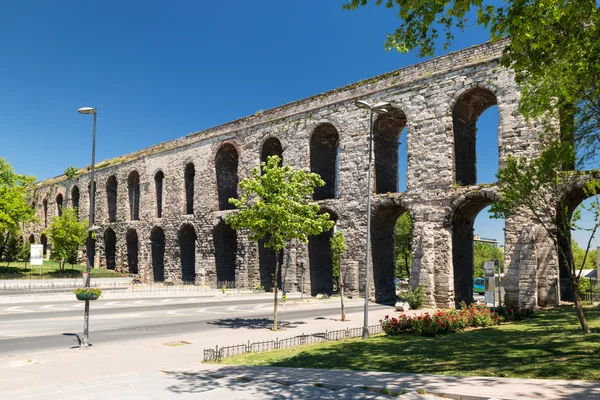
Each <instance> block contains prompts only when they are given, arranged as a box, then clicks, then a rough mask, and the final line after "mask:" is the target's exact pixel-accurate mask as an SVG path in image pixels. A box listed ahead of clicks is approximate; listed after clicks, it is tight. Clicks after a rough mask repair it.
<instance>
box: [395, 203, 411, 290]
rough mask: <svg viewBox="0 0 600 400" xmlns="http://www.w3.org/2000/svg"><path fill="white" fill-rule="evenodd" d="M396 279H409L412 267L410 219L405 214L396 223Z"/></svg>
mask: <svg viewBox="0 0 600 400" xmlns="http://www.w3.org/2000/svg"><path fill="white" fill-rule="evenodd" d="M395 244H396V277H398V278H401V279H408V278H410V267H411V265H412V219H411V218H410V214H409V213H408V212H405V213H404V214H402V215H401V216H400V217H398V220H397V221H396V236H395Z"/></svg>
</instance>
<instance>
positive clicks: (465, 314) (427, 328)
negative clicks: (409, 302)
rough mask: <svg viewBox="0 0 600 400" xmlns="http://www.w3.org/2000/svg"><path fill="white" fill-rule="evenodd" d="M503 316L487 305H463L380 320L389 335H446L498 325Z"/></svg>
mask: <svg viewBox="0 0 600 400" xmlns="http://www.w3.org/2000/svg"><path fill="white" fill-rule="evenodd" d="M502 321H503V318H502V317H501V316H500V315H498V314H497V313H495V312H493V311H491V310H490V309H489V308H487V307H486V306H482V305H476V304H471V305H470V306H468V307H467V306H466V305H463V306H462V307H461V309H460V310H438V311H436V312H434V313H433V314H429V313H427V312H426V313H424V314H423V315H414V316H412V317H410V316H407V315H406V314H402V315H401V316H400V317H398V318H394V317H392V318H390V317H389V315H386V316H385V318H384V319H382V320H379V322H380V323H381V326H382V328H383V330H384V332H385V333H386V334H388V336H396V335H400V334H403V333H412V334H414V335H420V336H437V335H446V334H448V333H454V332H458V331H462V330H464V329H466V328H469V327H473V328H475V327H486V326H492V325H498V324H499V323H500V322H502Z"/></svg>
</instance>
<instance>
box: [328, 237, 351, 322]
mask: <svg viewBox="0 0 600 400" xmlns="http://www.w3.org/2000/svg"><path fill="white" fill-rule="evenodd" d="M330 242H331V252H332V253H333V257H332V261H333V281H334V282H335V281H336V280H337V282H338V287H339V288H340V289H339V290H340V299H341V307H342V309H341V311H342V321H345V320H346V312H345V310H344V270H343V268H342V267H341V265H340V262H341V259H342V255H343V254H344V253H345V252H346V251H347V250H348V246H347V245H346V238H345V237H344V233H343V232H342V231H337V232H336V233H334V234H333V236H332V237H331V240H330Z"/></svg>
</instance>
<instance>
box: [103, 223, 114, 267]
mask: <svg viewBox="0 0 600 400" xmlns="http://www.w3.org/2000/svg"><path fill="white" fill-rule="evenodd" d="M104 257H105V258H106V268H107V269H115V268H116V267H117V259H116V257H117V236H116V235H115V231H113V230H112V229H111V228H108V229H107V230H105V231H104Z"/></svg>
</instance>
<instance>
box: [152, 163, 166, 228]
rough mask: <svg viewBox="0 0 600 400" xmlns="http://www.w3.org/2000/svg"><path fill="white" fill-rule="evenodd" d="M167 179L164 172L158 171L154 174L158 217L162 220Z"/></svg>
mask: <svg viewBox="0 0 600 400" xmlns="http://www.w3.org/2000/svg"><path fill="white" fill-rule="evenodd" d="M164 179H165V174H164V173H163V172H162V171H160V170H159V171H157V172H156V174H154V190H155V196H156V217H157V218H162V209H163V181H164Z"/></svg>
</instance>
